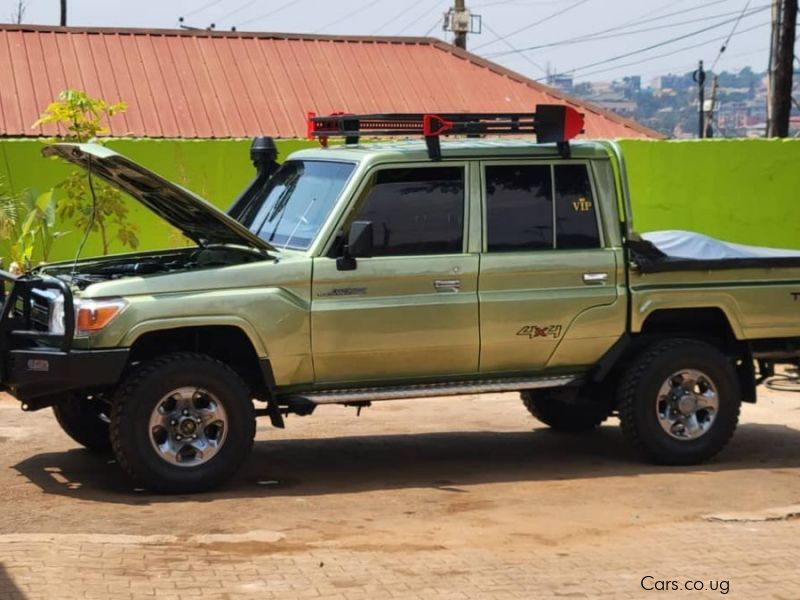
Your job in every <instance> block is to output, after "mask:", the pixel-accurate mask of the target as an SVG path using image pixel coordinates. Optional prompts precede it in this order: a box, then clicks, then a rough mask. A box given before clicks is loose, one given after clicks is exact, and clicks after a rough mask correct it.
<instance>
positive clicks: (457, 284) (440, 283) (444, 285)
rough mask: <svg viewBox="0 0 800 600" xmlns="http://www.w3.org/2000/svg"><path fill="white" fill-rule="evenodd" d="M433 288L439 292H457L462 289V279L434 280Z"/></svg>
mask: <svg viewBox="0 0 800 600" xmlns="http://www.w3.org/2000/svg"><path fill="white" fill-rule="evenodd" d="M433 287H434V288H435V289H436V291H437V292H457V291H459V290H460V289H461V280H460V279H434V281H433Z"/></svg>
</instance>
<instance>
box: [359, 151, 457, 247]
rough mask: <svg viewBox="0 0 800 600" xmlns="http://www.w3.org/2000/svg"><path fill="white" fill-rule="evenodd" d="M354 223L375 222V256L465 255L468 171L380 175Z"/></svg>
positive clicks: (385, 171)
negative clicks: (465, 175) (466, 175)
mask: <svg viewBox="0 0 800 600" xmlns="http://www.w3.org/2000/svg"><path fill="white" fill-rule="evenodd" d="M353 220H355V221H372V226H373V229H374V236H375V240H374V242H375V248H374V254H373V256H409V255H417V254H459V253H461V252H463V248H464V168H463V167H434V168H417V169H413V168H412V169H383V170H380V171H378V173H377V174H376V175H375V177H374V181H373V184H372V187H371V188H370V189H369V191H368V192H367V194H366V197H365V199H364V201H363V203H362V205H361V208H360V209H359V211H358V215H357V216H356V217H355V218H354V219H353Z"/></svg>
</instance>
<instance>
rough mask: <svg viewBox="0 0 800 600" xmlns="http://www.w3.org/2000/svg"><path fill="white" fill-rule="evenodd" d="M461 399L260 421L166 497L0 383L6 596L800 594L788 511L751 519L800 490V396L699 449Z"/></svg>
mask: <svg viewBox="0 0 800 600" xmlns="http://www.w3.org/2000/svg"><path fill="white" fill-rule="evenodd" d="M798 396H800V395H798ZM457 402H459V401H457ZM461 402H463V404H460V405H456V404H453V400H452V399H450V400H430V401H421V402H419V403H413V402H407V403H406V402H403V403H397V404H393V405H389V404H387V405H385V406H381V407H378V408H375V409H373V412H369V411H368V412H366V413H365V414H364V415H363V416H362V417H361V419H360V420H355V419H353V418H352V416H353V415H351V414H350V413H349V412H346V411H344V410H341V411H334V410H332V411H331V412H330V413H328V414H320V415H315V416H314V417H313V418H312V419H305V420H291V419H290V422H289V426H290V429H289V430H287V431H286V432H274V431H272V430H270V429H267V428H266V427H264V428H261V429H260V430H259V435H258V439H259V442H258V443H257V445H256V450H255V453H254V456H253V459H252V460H251V461H250V462H249V463H248V465H247V467H246V468H245V470H244V472H243V473H242V474H241V475H240V476H239V477H238V478H237V479H236V480H235V481H234V482H233V483H232V484H231V485H230V486H228V487H227V488H226V489H224V490H221V491H219V492H215V493H211V494H203V495H200V496H193V497H172V498H165V497H158V496H150V495H147V494H143V493H141V492H137V491H135V490H134V489H133V488H132V486H131V485H130V483H129V482H128V481H127V480H126V479H125V478H124V477H123V476H122V475H121V474H120V473H119V472H118V468H117V467H116V465H114V464H113V462H111V461H109V460H108V459H107V458H102V457H95V456H92V455H90V454H88V453H87V452H85V451H83V450H79V449H76V447H75V446H74V444H72V443H71V442H70V441H69V440H68V439H66V438H65V437H64V436H63V434H61V432H60V431H59V430H58V428H57V425H56V424H55V422H54V420H53V419H52V418H51V416H50V415H48V414H46V413H36V414H34V415H27V414H22V413H20V412H18V409H17V407H16V406H15V405H14V404H13V403H12V402H11V401H10V400H9V399H8V398H2V397H0V599H5V598H8V599H18V598H25V599H38V598H41V599H48V600H49V599H51V598H65V599H70V598H86V599H92V598H97V599H106V598H114V599H118V598H119V599H126V598H155V597H157V598H159V599H173V598H174V599H182V600H186V599H194V598H197V599H215V598H216V599H223V598H225V599H228V598H230V599H233V598H315V599H319V598H329V599H333V598H337V599H348V600H350V599H359V598H363V599H370V600H371V599H376V598H380V599H382V598H392V599H393V598H409V599H411V598H424V599H430V598H442V599H448V598H452V599H462V598H480V599H484V598H598V597H601V598H670V597H675V598H681V597H686V598H709V597H718V596H728V597H733V598H748V599H749V598H780V599H795V598H800V569H798V567H797V565H798V563H800V520H795V519H794V518H792V515H791V514H789V513H790V512H791V511H789V512H787V514H786V518H778V520H773V521H763V520H761V519H762V518H765V517H764V515H766V514H770V518H775V514H773V513H775V512H776V508H777V514H778V517H780V515H781V511H780V509H779V508H780V507H784V506H789V505H793V504H794V505H796V504H798V503H799V502H798V501H800V431H799V430H798V428H800V398H794V397H791V396H788V395H787V396H778V395H767V396H766V398H765V400H764V401H763V402H762V403H761V404H760V405H759V406H756V407H746V408H745V413H744V418H743V424H742V426H741V428H740V431H739V432H738V434H737V437H736V439H735V441H734V443H733V444H732V446H731V447H730V448H729V449H728V450H726V452H725V453H724V454H723V455H721V456H720V458H719V459H717V460H716V461H714V462H713V463H711V464H710V465H707V466H704V467H699V468H692V469H658V468H654V467H649V466H646V465H641V464H640V463H638V462H636V461H635V459H634V458H632V457H631V456H630V454H629V453H628V451H627V449H626V446H625V444H624V441H623V440H622V438H621V436H620V435H619V432H618V428H616V427H613V426H609V427H604V428H602V430H601V431H599V432H597V433H596V434H591V435H589V436H584V437H579V438H574V437H567V438H564V437H561V436H554V435H552V434H550V433H549V432H547V431H544V430H543V429H542V428H540V427H538V426H535V425H534V424H533V423H532V422H531V421H529V420H527V419H526V415H525V414H524V411H522V410H520V409H519V406H518V405H519V402H518V400H517V399H515V398H513V397H511V396H507V395H506V396H498V397H495V398H489V399H486V400H478V399H466V400H463V401H461ZM465 408H466V409H468V410H464V409H465ZM368 415H369V416H368ZM454 415H456V416H454ZM770 510H772V513H768V512H765V511H770ZM711 513H714V514H722V513H725V514H728V513H735V514H734V515H733V517H736V518H739V519H740V520H738V521H713V520H709V519H708V518H706V516H707V515H708V514H711ZM648 576H650V578H648V579H646V580H645V586H647V587H652V588H658V587H660V586H662V585H664V584H659V583H657V582H659V581H674V582H675V585H676V586H678V587H679V588H683V587H684V586H685V583H686V582H687V581H692V582H693V581H698V582H701V583H698V585H705V586H706V588H707V589H705V590H704V591H694V590H685V589H678V590H671V589H670V590H669V591H659V590H658V589H652V590H645V589H644V588H643V587H642V579H643V578H645V577H648ZM712 585H713V586H715V587H716V588H717V589H716V590H711V589H708V588H709V587H710V586H712ZM668 587H669V585H668ZM720 588H721V589H720ZM725 590H727V593H725Z"/></svg>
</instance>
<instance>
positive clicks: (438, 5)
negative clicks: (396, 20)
mask: <svg viewBox="0 0 800 600" xmlns="http://www.w3.org/2000/svg"><path fill="white" fill-rule="evenodd" d="M441 5H442V3H441V0H440V1H439V2H436V3H434V5H433V7H432V8H431V7H428V8H427V10H425V11H424V12H423V13H422V14H420V15H419V16H418V17H416V18H415V19H414V20H412V21H411V22H409V23H407V24H406V26H405V27H403V28H402V29H401V30H400V31H398V32H397V33H395V35H401V34H403V33H405V32H406V31H408V30H409V29H411V28H412V27H413V26H414V25H416V24H417V23H419V22H420V21H421V20H423V19H425V18H426V17H427V16H428V15H430V14H431V13H432V12H435V11H437V10H441ZM433 29H436V27H435V26H434V27H433V28H432V29H430V30H429V31H433Z"/></svg>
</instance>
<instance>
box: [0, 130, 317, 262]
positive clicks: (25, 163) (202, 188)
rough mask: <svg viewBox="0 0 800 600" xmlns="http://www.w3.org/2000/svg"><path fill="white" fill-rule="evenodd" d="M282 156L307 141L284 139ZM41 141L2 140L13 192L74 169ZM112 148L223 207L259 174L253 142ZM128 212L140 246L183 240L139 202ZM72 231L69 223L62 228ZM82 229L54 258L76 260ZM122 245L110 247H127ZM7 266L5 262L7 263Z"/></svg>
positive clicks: (3, 174)
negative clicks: (46, 152)
mask: <svg viewBox="0 0 800 600" xmlns="http://www.w3.org/2000/svg"><path fill="white" fill-rule="evenodd" d="M277 145H278V150H279V153H280V157H281V158H285V157H286V156H287V155H288V154H290V153H291V152H294V151H295V150H298V149H300V148H304V147H308V146H310V145H311V142H307V141H305V140H280V141H278V143H277ZM43 146H44V143H43V142H41V141H39V140H0V178H2V179H5V182H6V185H7V186H9V187H10V188H11V189H12V190H23V189H25V188H33V189H36V190H38V191H39V192H44V191H47V190H49V189H50V188H52V187H53V186H54V185H56V184H57V183H58V182H59V181H61V180H62V179H63V178H64V177H65V176H66V175H67V174H68V173H69V172H70V171H71V170H73V169H74V167H72V166H71V165H69V164H66V163H64V162H63V161H60V160H54V159H46V158H44V157H42V155H41V150H42V147H43ZM108 146H109V147H110V148H112V149H114V150H115V151H117V152H119V153H121V154H124V155H126V156H128V157H129V158H131V159H133V160H135V161H136V162H139V163H141V164H143V165H145V166H146V167H148V168H149V169H152V170H153V171H155V172H157V173H159V174H160V175H163V176H164V177H166V178H167V179H169V180H171V181H175V182H176V183H179V184H180V185H182V186H184V187H186V188H189V189H190V190H192V191H194V192H196V193H198V194H200V195H201V196H203V197H204V198H206V199H207V200H209V201H211V202H213V203H214V204H215V205H216V206H218V207H220V208H223V209H224V208H227V207H228V206H229V205H230V204H231V202H233V200H234V199H235V198H236V197H237V196H238V194H239V192H240V191H241V190H242V189H243V188H244V187H245V186H246V185H247V183H248V182H249V181H250V179H251V178H252V177H253V176H254V175H255V169H254V168H253V165H252V163H251V162H250V140H196V141H195V140H132V139H117V140H111V141H109V143H108ZM128 206H129V208H130V216H131V218H132V219H134V220H135V222H136V223H138V224H139V228H140V230H139V238H140V241H141V246H140V248H141V249H157V248H165V247H171V246H175V245H176V244H179V243H181V241H182V240H181V236H179V235H176V234H175V232H174V230H173V229H172V228H171V227H169V226H168V225H167V224H166V223H164V222H163V221H161V220H160V219H159V218H158V217H156V216H154V215H153V214H152V213H151V212H150V211H149V210H147V209H146V208H144V207H142V206H141V205H139V204H138V203H137V202H135V201H133V200H130V199H128ZM61 229H62V230H69V227H68V226H66V227H62V228H61ZM81 237H82V232H79V231H70V233H69V234H68V235H67V236H65V237H63V238H61V239H60V240H58V241H57V242H56V244H55V245H54V247H53V252H52V254H51V256H50V259H51V260H57V259H64V258H72V257H73V256H74V254H75V251H76V249H77V246H78V244H79V243H80V240H81ZM100 248H101V246H100V243H99V240H98V239H97V236H94V235H93V236H91V237H90V238H89V242H88V243H87V244H86V247H85V249H84V251H83V255H84V256H92V255H97V254H99V253H100V252H101V250H100ZM123 250H124V248H123V247H122V246H120V245H119V244H115V245H114V246H113V247H112V251H123ZM7 253H8V244H7V242H6V241H5V240H0V257H2V256H7ZM7 266H8V265H7V264H6V267H7Z"/></svg>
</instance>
